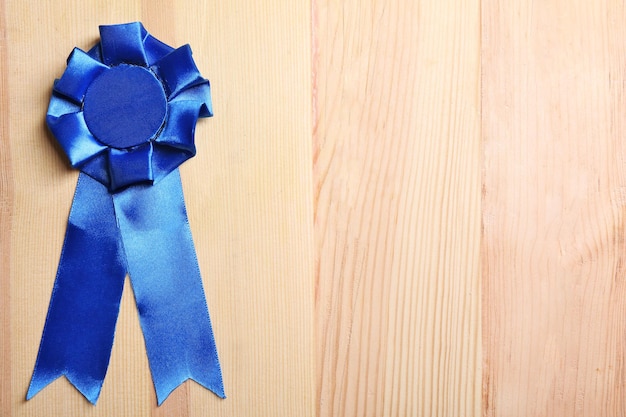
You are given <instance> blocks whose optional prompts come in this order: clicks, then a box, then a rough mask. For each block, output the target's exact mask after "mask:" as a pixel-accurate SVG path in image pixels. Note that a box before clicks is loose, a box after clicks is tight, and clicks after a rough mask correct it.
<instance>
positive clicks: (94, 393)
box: [26, 371, 102, 405]
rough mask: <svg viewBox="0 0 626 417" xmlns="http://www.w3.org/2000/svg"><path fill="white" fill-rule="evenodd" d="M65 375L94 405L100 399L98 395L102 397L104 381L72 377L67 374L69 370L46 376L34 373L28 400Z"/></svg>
mask: <svg viewBox="0 0 626 417" xmlns="http://www.w3.org/2000/svg"><path fill="white" fill-rule="evenodd" d="M62 376H63V377H65V379H66V380H67V381H68V382H69V383H70V384H71V385H72V386H73V387H74V388H76V390H77V391H78V392H80V393H81V394H82V395H83V397H85V398H86V399H87V401H89V402H90V403H91V404H92V405H96V402H97V401H98V397H100V392H101V390H102V383H98V381H95V380H93V381H79V380H77V379H75V378H72V377H71V376H69V375H68V374H67V372H65V371H64V372H59V373H50V374H48V375H46V376H44V377H41V376H39V375H33V378H32V380H31V382H30V385H29V387H28V392H27V393H26V401H28V400H30V399H31V398H33V397H34V396H35V395H37V394H38V393H39V392H40V391H42V390H43V389H44V388H45V387H47V386H48V385H50V384H51V383H53V382H54V381H56V380H57V379H59V378H61V377H62ZM94 383H95V384H94Z"/></svg>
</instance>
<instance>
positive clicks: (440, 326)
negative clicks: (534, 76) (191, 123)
mask: <svg viewBox="0 0 626 417" xmlns="http://www.w3.org/2000/svg"><path fill="white" fill-rule="evenodd" d="M479 13H480V6H479V2H478V1H457V0H447V1H438V2H428V1H413V2H412V1H405V2H400V1H391V2H383V1H375V0H368V1H351V0H348V1H336V0H316V1H315V2H314V22H315V26H314V28H315V29H314V39H315V41H316V42H317V43H316V44H314V65H315V66H314V73H313V75H314V92H315V94H314V111H315V122H314V179H315V196H316V206H315V207H316V211H315V238H316V241H315V245H316V249H317V252H316V267H317V269H318V271H317V285H316V293H315V297H316V319H317V325H316V335H317V341H316V346H317V379H318V385H317V389H318V396H319V399H318V401H319V402H318V406H317V415H318V416H324V417H326V416H359V417H360V416H472V415H479V414H480V411H481V405H480V378H481V371H480V368H481V352H480V345H479V340H480V280H479V241H480V113H479V112H480V90H479V85H480V84H479V83H480V75H479V74H480V73H479V70H480V67H479V58H480V18H479Z"/></svg>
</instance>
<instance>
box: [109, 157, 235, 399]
mask: <svg viewBox="0 0 626 417" xmlns="http://www.w3.org/2000/svg"><path fill="white" fill-rule="evenodd" d="M113 201H114V204H115V212H116V215H117V219H118V223H119V227H120V231H121V235H122V241H123V245H124V250H125V251H126V259H127V261H128V271H129V275H130V280H131V284H132V287H133V292H134V294H135V301H136V303H137V309H138V311H139V320H140V323H141V327H142V330H143V334H144V340H145V344H146V351H147V354H148V360H149V363H150V370H151V372H152V379H153V382H154V386H155V390H156V393H157V401H158V404H159V405H160V404H161V403H162V402H163V401H164V400H165V399H166V398H167V397H168V395H169V394H170V393H171V392H172V391H173V390H174V389H176V388H177V387H178V386H179V385H180V384H182V383H183V382H184V381H186V380H187V379H193V380H195V381H196V382H198V383H199V384H200V385H202V386H204V387H205V388H207V389H209V390H211V391H213V392H214V393H215V394H216V395H218V396H219V397H222V398H224V397H225V395H224V384H223V381H222V372H221V369H220V363H219V359H218V355H217V349H216V345H215V339H214V336H213V330H212V326H211V320H210V317H209V312H208V308H207V304H206V299H205V294H204V290H203V287H202V279H201V277H200V269H199V267H198V260H197V257H196V252H195V247H194V244H193V240H192V236H191V230H190V228H189V222H188V219H187V211H186V208H185V201H184V197H183V190H182V184H181V181H180V175H179V172H178V169H176V170H174V171H172V172H171V173H170V174H169V175H167V176H166V177H165V178H163V179H162V180H161V181H159V182H158V183H156V184H155V185H152V186H135V187H130V188H128V189H126V190H123V191H121V192H119V193H116V194H115V195H114V196H113Z"/></svg>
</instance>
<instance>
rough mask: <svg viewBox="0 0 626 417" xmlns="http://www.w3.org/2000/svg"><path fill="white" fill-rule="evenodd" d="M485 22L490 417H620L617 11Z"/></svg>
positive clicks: (561, 8) (501, 15)
mask: <svg viewBox="0 0 626 417" xmlns="http://www.w3.org/2000/svg"><path fill="white" fill-rule="evenodd" d="M482 19H483V38H482V41H483V55H482V57H483V69H482V71H483V72H482V73H483V106H482V109H483V111H482V126H483V137H484V155H485V161H484V178H483V181H484V200H483V201H484V202H483V224H484V233H483V247H482V249H483V252H482V253H483V256H484V257H483V271H484V302H483V314H484V321H483V323H484V349H485V369H484V387H485V392H484V396H485V402H484V411H485V414H486V415H487V416H494V417H495V416H497V417H501V416H507V417H508V416H520V417H521V416H523V417H532V416H553V417H560V416H589V417H596V416H611V417H613V416H615V417H616V416H624V415H626V402H625V401H624V398H626V392H625V387H626V384H625V382H626V373H625V372H626V369H625V368H624V355H625V354H626V349H625V347H624V340H626V338H625V336H626V321H625V320H624V317H625V316H624V309H625V308H626V285H625V282H626V281H625V280H624V273H625V271H624V256H625V254H626V252H625V250H626V245H625V244H624V231H625V230H624V204H625V203H626V199H625V195H626V194H625V190H626V188H625V187H624V186H625V185H626V183H625V179H626V177H625V174H624V173H625V172H626V171H625V169H624V161H625V160H626V145H625V143H624V140H623V138H624V131H625V127H626V126H625V125H624V120H625V116H626V102H625V96H624V85H625V78H624V67H625V64H626V62H625V55H626V54H625V52H626V49H625V46H626V42H625V41H624V39H625V38H624V26H623V22H624V20H625V19H626V13H625V10H624V5H623V3H622V2H621V1H613V0H607V1H598V2H595V1H582V0H575V1H564V0H563V1H560V0H550V1H545V2H533V1H526V0H514V1H508V0H507V1H500V0H485V1H483V12H482Z"/></svg>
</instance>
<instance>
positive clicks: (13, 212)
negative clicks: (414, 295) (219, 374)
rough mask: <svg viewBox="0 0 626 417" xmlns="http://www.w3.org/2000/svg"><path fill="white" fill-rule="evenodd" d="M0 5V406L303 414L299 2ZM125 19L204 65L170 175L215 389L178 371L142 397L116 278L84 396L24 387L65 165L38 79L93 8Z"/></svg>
mask: <svg viewBox="0 0 626 417" xmlns="http://www.w3.org/2000/svg"><path fill="white" fill-rule="evenodd" d="M2 6H3V7H4V9H0V10H5V14H6V16H5V19H4V20H3V21H6V28H4V27H3V28H2V29H3V30H2V32H0V33H6V41H5V40H4V38H2V43H0V47H2V50H1V51H0V57H2V58H1V59H2V61H1V63H2V67H1V69H2V77H3V78H2V79H3V80H6V82H4V81H3V83H2V87H3V88H2V90H1V92H0V97H1V101H0V102H1V104H2V109H1V114H0V118H1V119H2V129H3V130H2V138H1V139H2V144H1V146H2V149H1V152H2V158H3V159H2V166H1V167H0V168H1V169H2V177H1V179H2V184H5V183H7V184H8V188H6V189H5V188H4V186H3V191H2V202H3V205H2V208H3V210H4V209H5V208H6V209H7V210H8V212H9V213H10V216H8V217H7V216H5V214H4V212H2V220H1V222H2V223H1V226H2V229H1V233H2V245H3V246H2V248H3V249H4V248H5V246H6V245H8V246H10V250H11V251H10V254H9V252H4V250H3V258H2V259H3V260H4V259H6V258H7V257H9V256H10V259H9V260H10V263H9V264H8V266H7V264H5V263H4V261H3V264H2V266H1V269H0V272H3V273H4V272H5V271H6V272H7V275H6V276H4V275H3V276H2V282H3V283H2V287H0V289H1V292H0V301H2V302H3V303H2V305H1V306H0V312H1V313H0V320H2V321H1V322H0V324H2V325H3V328H2V330H1V331H2V333H1V334H0V336H2V337H3V340H2V341H0V348H1V352H2V358H1V361H2V362H1V363H2V367H3V369H2V375H1V378H2V382H1V385H0V388H2V397H0V398H2V399H3V403H2V405H1V407H0V410H1V413H2V415H3V416H5V415H7V416H35V415H37V416H43V415H45V416H52V417H56V416H72V415H81V416H107V417H111V416H159V415H163V416H165V415H172V416H174V415H175V416H182V417H186V416H206V415H211V416H234V415H241V416H268V415H285V416H287V415H294V416H295V415H297V416H312V415H313V413H314V411H315V409H314V398H315V391H314V381H315V380H314V367H313V355H314V344H313V313H314V308H313V301H314V300H313V284H314V280H313V272H314V268H313V260H314V258H313V242H314V240H313V202H312V172H311V159H312V157H311V142H310V140H311V113H312V111H311V99H310V97H311V82H310V71H311V58H310V39H311V31H310V27H311V22H310V7H309V5H307V4H305V3H301V2H292V1H290V0H271V1H268V2H263V3H258V2H253V1H247V0H234V1H231V2H210V1H193V2H188V1H173V2H158V3H153V2H151V1H127V0H125V1H121V0H112V1H107V2H101V1H95V0H93V1H85V0H81V1H77V0H76V1H69V0H68V1H61V2H44V1H42V2H30V1H26V2H23V1H8V0H7V1H4V2H2ZM3 16H4V14H3ZM133 20H143V22H144V24H145V26H146V27H147V29H148V30H149V31H150V32H151V33H153V34H154V35H155V36H156V37H157V38H159V39H161V40H163V41H164V42H166V43H169V44H171V45H175V46H180V45H182V44H183V43H187V42H188V43H190V44H191V46H192V48H193V50H194V57H195V59H196V62H197V64H198V67H199V68H200V70H201V72H202V73H203V74H204V75H206V76H207V77H208V78H210V79H211V81H212V87H213V93H214V96H213V98H214V104H215V117H214V118H213V119H209V120H201V121H200V122H199V123H198V126H197V128H196V143H197V146H198V156H197V157H196V158H194V159H192V160H190V161H189V162H187V163H186V164H185V165H184V166H183V167H182V168H181V175H182V177H183V183H184V184H183V185H184V189H185V196H186V200H187V208H188V212H189V217H190V223H191V227H192V232H193V235H194V240H195V243H196V249H197V252H198V258H199V261H200V268H201V271H202V274H203V279H204V286H205V289H206V293H207V299H208V304H209V309H210V312H211V316H212V319H213V325H214V330H215V333H216V339H217V343H218V349H219V352H220V357H221V360H222V366H223V372H224V379H225V384H226V391H227V395H228V398H227V399H226V400H220V399H218V398H217V397H215V396H214V395H213V394H212V393H210V392H208V391H206V390H205V389H203V388H201V387H199V386H198V385H197V384H195V383H193V382H186V383H185V385H184V387H183V388H179V391H177V392H176V393H174V394H173V396H172V398H170V399H168V400H167V401H166V402H165V404H164V405H163V406H162V407H161V408H159V409H157V408H156V400H155V396H154V390H153V387H152V381H151V378H150V374H149V370H148V364H147V360H146V357H145V348H144V345H143V338H142V335H141V331H140V328H139V323H138V319H137V312H136V308H135V306H134V300H133V297H132V291H131V288H130V286H129V285H127V287H126V288H125V292H124V298H123V302H122V308H121V312H120V319H119V321H118V324H117V333H116V340H115V344H114V348H113V354H112V358H111V365H110V368H109V372H108V375H107V378H106V380H105V384H104V388H103V391H102V395H101V397H100V399H99V401H98V404H97V406H95V407H93V406H91V405H90V404H88V403H87V401H86V400H85V399H84V398H82V396H81V395H80V394H79V393H78V392H77V391H76V390H74V389H73V388H72V387H71V386H70V385H69V383H67V381H65V380H64V379H59V380H57V381H55V382H54V383H53V384H52V385H51V386H49V387H48V388H46V389H45V390H44V391H42V392H41V393H39V394H38V395H37V396H36V397H35V398H33V399H32V400H31V401H28V402H25V401H24V396H25V393H26V390H27V387H28V383H29V380H30V376H31V372H32V369H33V365H34V361H35V358H36V354H37V348H38V344H39V339H40V336H41V331H42V328H43V324H44V319H45V316H46V310H47V307H48V301H49V298H50V292H51V289H52V284H53V281H54V276H55V272H56V267H57V263H58V260H59V253H60V250H61V246H62V242H63V235H64V232H65V225H66V221H67V215H68V210H69V206H70V203H71V199H72V194H73V191H74V188H75V184H76V177H77V173H76V172H74V171H71V170H69V169H68V168H67V166H66V163H65V161H64V159H63V157H62V156H61V154H60V152H59V149H58V147H57V146H56V145H54V142H53V139H52V138H51V136H50V135H49V134H48V133H47V131H46V128H45V126H44V123H43V118H44V115H45V111H46V107H47V102H48V99H49V96H50V89H51V84H52V81H53V79H54V78H55V77H58V76H59V75H60V74H61V73H62V71H63V69H64V67H65V58H66V57H67V55H68V54H69V52H70V51H71V49H72V48H73V47H74V46H78V47H81V48H83V49H85V48H88V47H90V46H91V45H92V44H93V43H94V42H95V41H96V40H97V37H98V24H108V23H121V22H128V21H133ZM6 63H8V65H6V66H5V64H6ZM6 86H8V88H6V89H5V88H4V87H6ZM5 126H8V127H5ZM5 142H6V143H5ZM7 149H9V150H10V153H9V152H6V153H5V151H6V150H7ZM11 185H13V186H12V187H11ZM7 242H8V243H7ZM9 290H10V293H9V292H8V291H9ZM6 300H10V303H4V301H6ZM5 323H9V324H10V325H9V326H7V327H5V326H4V324H5ZM6 335H9V338H10V339H8V341H5V340H7V339H4V337H5V336H6ZM7 356H10V357H9V358H7ZM9 362H10V364H9ZM5 368H7V369H5ZM5 370H6V372H5ZM7 398H9V399H10V403H6V402H5V399H7ZM6 410H8V413H4V412H5V411H6Z"/></svg>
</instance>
